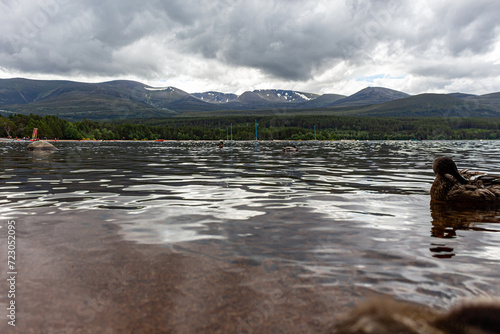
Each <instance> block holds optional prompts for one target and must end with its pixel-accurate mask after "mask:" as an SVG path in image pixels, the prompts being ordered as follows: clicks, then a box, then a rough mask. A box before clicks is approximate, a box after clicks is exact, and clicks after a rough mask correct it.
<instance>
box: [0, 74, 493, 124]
mask: <svg viewBox="0 0 500 334" xmlns="http://www.w3.org/2000/svg"><path fill="white" fill-rule="evenodd" d="M10 112H16V113H24V114H30V113H32V114H40V115H45V114H54V115H57V116H58V117H61V118H66V119H69V120H79V119H82V118H87V119H95V120H104V119H137V118H161V117H172V116H190V117H193V116H209V115H210V116H213V115H249V114H258V115H272V114H278V113H279V114H281V115H286V114H302V113H307V114H331V115H353V116H386V117H390V116H414V117H426V116H442V117H451V116H457V117H500V93H492V94H487V95H471V94H464V93H452V94H420V95H409V94H406V93H404V92H399V91H396V90H391V89H388V88H383V87H368V88H365V89H363V90H361V91H359V92H357V93H355V94H353V95H351V96H344V95H339V94H323V95H319V94H313V93H306V92H299V91H293V90H278V89H267V90H254V91H247V92H244V93H243V94H241V95H236V94H226V93H221V92H214V91H209V92H203V93H192V94H190V93H187V92H185V91H183V90H181V89H178V88H175V87H151V86H148V85H145V84H142V83H140V82H135V81H125V80H118V81H110V82H103V83H82V82H74V81H60V80H50V81H47V80H29V79H23V78H16V79H0V113H2V114H8V113H10Z"/></svg>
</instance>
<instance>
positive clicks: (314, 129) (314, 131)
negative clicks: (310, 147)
mask: <svg viewBox="0 0 500 334" xmlns="http://www.w3.org/2000/svg"><path fill="white" fill-rule="evenodd" d="M314 140H316V125H315V126H314Z"/></svg>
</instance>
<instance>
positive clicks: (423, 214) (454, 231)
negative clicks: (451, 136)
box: [0, 141, 500, 334]
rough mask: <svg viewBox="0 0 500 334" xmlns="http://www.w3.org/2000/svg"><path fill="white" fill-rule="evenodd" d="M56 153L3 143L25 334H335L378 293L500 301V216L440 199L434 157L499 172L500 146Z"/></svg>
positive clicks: (4, 199)
mask: <svg viewBox="0 0 500 334" xmlns="http://www.w3.org/2000/svg"><path fill="white" fill-rule="evenodd" d="M290 144H294V145H297V146H298V147H299V151H298V152H295V153H284V152H282V147H283V146H285V145H290ZM54 145H56V146H57V147H58V150H57V151H55V152H28V151H26V146H27V143H24V142H11V143H9V142H2V143H0V158H1V161H0V180H1V183H0V219H1V220H0V221H1V227H2V228H1V229H0V249H1V252H0V254H2V261H1V264H0V271H1V272H2V274H3V275H4V276H7V272H9V270H8V268H7V256H6V254H7V232H8V228H7V224H8V222H9V221H12V220H14V221H15V223H16V270H17V276H16V280H17V281H16V289H17V290H16V297H15V302H16V306H17V309H16V327H15V329H16V330H17V332H18V333H30V332H36V333H68V334H69V333H86V332H94V333H127V332H134V333H147V332H151V333H204V332H205V333H226V332H233V333H272V332H280V331H282V332H285V333H321V332H325V331H326V329H327V328H329V327H330V326H331V325H332V324H333V323H335V320H336V319H338V317H339V316H340V315H341V314H342V313H343V312H345V311H346V310H348V309H350V308H351V307H353V306H354V305H355V304H356V303H357V302H358V301H360V300H363V299H365V298H366V297H368V296H370V295H373V294H384V295H390V296H394V297H396V298H398V299H403V300H410V301H415V302H419V303H425V304H427V305H430V306H433V307H436V308H448V307H449V306H450V305H452V304H454V303H455V302H457V301H459V300H461V299H463V298H467V297H474V296H485V295H487V296H497V297H498V296H500V265H499V264H500V234H498V233H496V232H499V231H500V225H499V224H498V223H499V222H500V209H495V208H490V209H489V210H486V209H482V210H479V209H476V210H472V209H470V210H469V209H468V210H455V209H452V208H448V207H432V208H431V207H430V197H429V189H430V187H431V184H432V182H433V179H434V174H433V172H432V161H433V159H434V158H435V157H437V156H441V155H447V156H450V157H452V158H453V159H454V160H455V161H456V162H457V164H458V167H459V169H460V168H473V169H477V170H488V171H491V172H496V173H500V145H499V142H497V141H411V142H406V141H405V142H402V141H401V142H400V141H370V142H357V141H345V142H344V141H343V142H295V143H292V142H258V143H256V142H233V143H232V144H231V143H229V142H228V143H226V147H224V148H222V149H220V148H218V147H217V146H216V142H57V143H54ZM2 287H3V288H2V289H3V290H4V291H5V292H1V293H0V309H1V310H4V311H2V312H3V313H5V315H6V314H7V311H5V310H6V308H7V307H8V303H9V301H10V300H9V299H8V298H7V292H8V288H9V287H8V285H7V284H6V283H5V284H4V285H2ZM3 313H2V318H3V320H2V322H1V323H0V329H1V331H2V332H5V330H6V329H9V330H10V329H12V328H11V327H10V326H9V325H8V324H7V320H6V317H5V315H4V314H3Z"/></svg>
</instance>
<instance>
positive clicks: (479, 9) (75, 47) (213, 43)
mask: <svg viewBox="0 0 500 334" xmlns="http://www.w3.org/2000/svg"><path fill="white" fill-rule="evenodd" d="M29 3H31V5H30V6H29V5H27V4H29ZM47 4H49V6H48V7H47ZM50 4H52V7H51V6H50ZM422 4H423V5H425V6H424V7H425V8H421V7H422ZM0 6H1V7H2V12H1V13H0V22H1V23H0V27H1V28H2V32H4V33H3V34H2V36H0V66H2V67H4V68H7V69H12V70H16V71H21V72H32V73H33V72H36V73H51V74H69V75H71V74H72V73H87V74H95V75H102V76H119V75H123V74H124V73H128V74H136V75H138V76H145V77H148V76H152V75H154V74H155V73H154V72H156V74H158V73H157V72H161V71H162V67H164V66H165V64H168V66H169V67H170V68H175V67H178V68H182V67H183V66H186V64H175V63H174V64H172V63H169V60H167V59H162V57H160V59H158V57H154V56H152V55H150V54H148V50H144V55H143V59H137V57H138V56H137V55H135V56H134V57H136V59H130V60H129V61H128V60H127V59H126V58H124V57H120V58H119V59H118V58H117V57H116V54H117V53H119V52H120V51H121V50H123V49H124V48H127V47H130V46H131V45H135V43H139V42H141V41H144V40H147V41H154V43H155V44H157V45H160V48H161V47H162V48H163V50H164V52H165V54H167V53H172V52H175V53H177V54H178V55H179V57H177V58H179V59H183V55H184V56H185V57H186V58H189V57H199V58H201V59H203V58H206V59H211V60H216V61H219V62H220V63H223V64H227V65H229V66H233V67H245V68H253V69H257V70H260V71H261V72H262V73H263V74H265V75H268V76H270V77H273V78H277V79H280V80H291V81H305V80H309V79H311V78H312V77H313V73H316V72H317V70H318V69H322V68H324V67H325V66H332V65H335V64H336V63H339V62H344V61H346V62H347V63H348V64H349V65H350V66H353V67H357V66H368V65H370V64H372V63H373V62H374V60H373V58H374V55H375V53H377V52H381V51H380V48H379V47H380V46H381V45H382V44H386V45H388V46H389V47H388V48H387V50H388V51H386V52H388V53H389V52H390V54H387V56H390V55H391V54H394V53H395V52H397V53H398V54H401V57H403V58H404V56H405V55H411V56H413V57H414V58H413V59H415V58H417V59H418V64H411V67H407V69H408V71H409V72H410V71H415V74H418V75H427V73H429V72H432V71H431V70H429V69H431V68H433V65H429V64H426V61H427V59H426V57H427V56H428V54H429V53H428V52H429V50H435V49H437V50H438V54H433V56H434V57H439V54H441V55H443V56H448V57H461V56H463V55H464V54H470V55H472V56H474V55H478V54H483V53H487V52H489V51H491V49H492V47H493V46H494V45H495V43H497V42H498V34H499V29H500V22H499V21H498V20H497V18H496V17H495V16H496V15H497V13H499V12H500V2H497V1H484V0H475V1H464V0H462V1H442V2H437V3H436V2H435V3H432V2H428V1H407V2H400V1H395V0H392V1H386V0H356V1H342V0H337V1H327V0H323V1H321V0H320V1H312V0H311V1H299V0H295V1H286V0H261V1H244V0H218V1H217V0H210V1H209V0H198V1H195V0H171V1H161V0H144V1H141V2H138V1H135V0H121V1H118V0H109V1H104V2H103V1H100V0H91V1H68V0H44V1H35V0H25V1H23V2H21V1H19V0H1V2H0ZM419 6H420V7H419ZM421 12H423V13H424V14H420V13H421ZM44 20H45V21H44ZM142 45H143V44H142ZM395 45H397V46H398V48H401V49H398V50H393V48H394V46H395ZM160 51H161V50H160ZM378 56H379V58H380V54H378ZM383 56H384V55H383V54H382V57H383ZM401 61H402V62H404V59H402V60H401ZM137 63H140V64H141V66H134V65H133V64H137ZM326 64H328V65H326ZM373 65H374V66H377V64H373ZM401 66H402V65H401ZM470 66H472V67H473V66H474V64H470ZM478 67H480V68H478V69H477V70H476V73H482V72H483V68H482V67H481V66H480V65H478ZM315 71H316V72H315ZM473 71H474V69H472V72H473ZM442 72H443V75H447V76H452V75H453V73H451V72H452V71H451V70H450V71H448V70H446V71H442ZM464 72H466V71H465V70H464ZM463 75H467V74H466V73H464V74H463Z"/></svg>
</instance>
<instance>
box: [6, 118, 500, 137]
mask: <svg viewBox="0 0 500 334" xmlns="http://www.w3.org/2000/svg"><path fill="white" fill-rule="evenodd" d="M256 120H257V124H258V139H259V140H312V139H315V131H314V128H315V127H316V139H318V140H338V139H357V140H392V139H396V140H408V139H422V140H440V139H500V119H492V118H476V119H472V118H437V117H436V118H431V117H427V118H405V117H400V118H394V117H390V118H389V117H388V118H378V117H347V116H326V115H306V116H262V117H257V118H256V117H250V116H227V117H210V118H208V117H207V118H177V117H176V118H166V119H156V120H155V119H153V120H151V119H149V120H141V121H134V123H125V122H120V123H117V122H97V121H89V120H85V119H84V120H82V121H76V122H69V121H67V120H64V119H60V118H58V117H56V116H53V115H46V116H39V115H29V116H28V115H22V114H11V115H9V116H8V117H0V137H8V136H10V137H12V138H23V137H31V134H32V132H33V128H38V137H39V138H59V139H86V138H87V139H103V140H118V139H126V140H134V139H137V140H144V139H148V140H152V139H166V140H221V139H226V137H227V136H230V128H231V125H232V133H233V139H234V140H254V139H255V121H256Z"/></svg>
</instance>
